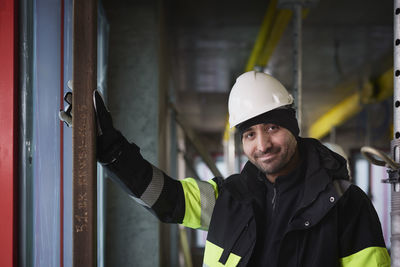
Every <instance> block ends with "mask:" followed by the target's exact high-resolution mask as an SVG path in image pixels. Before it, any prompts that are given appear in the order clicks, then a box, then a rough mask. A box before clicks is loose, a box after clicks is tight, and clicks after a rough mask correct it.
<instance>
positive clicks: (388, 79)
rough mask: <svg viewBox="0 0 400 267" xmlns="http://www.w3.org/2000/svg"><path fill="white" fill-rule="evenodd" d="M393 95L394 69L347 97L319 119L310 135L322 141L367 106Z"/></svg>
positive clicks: (313, 125)
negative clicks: (335, 128) (333, 129)
mask: <svg viewBox="0 0 400 267" xmlns="http://www.w3.org/2000/svg"><path fill="white" fill-rule="evenodd" d="M392 94H393V68H391V69H389V70H387V71H386V72H384V73H383V74H382V75H381V76H379V77H378V78H377V79H375V80H374V81H372V82H366V83H365V84H364V86H363V88H362V90H360V92H357V93H354V94H353V95H351V96H349V97H347V98H346V99H344V100H343V101H341V102H340V103H338V104H337V105H335V106H334V107H333V108H331V109H330V110H329V111H328V112H327V113H325V114H324V115H322V116H321V117H320V118H319V119H317V120H316V121H315V122H314V123H313V124H312V125H311V126H310V128H309V131H308V135H309V136H310V137H313V138H317V139H321V138H322V137H324V136H325V135H327V134H328V133H329V132H330V131H331V130H332V128H334V127H336V126H339V125H341V124H342V123H344V122H346V121H347V120H348V119H350V118H351V117H353V116H354V115H356V114H358V113H359V112H360V111H361V110H362V109H363V106H364V105H365V104H368V103H373V102H379V101H382V100H384V99H386V98H388V97H389V96H391V95H392Z"/></svg>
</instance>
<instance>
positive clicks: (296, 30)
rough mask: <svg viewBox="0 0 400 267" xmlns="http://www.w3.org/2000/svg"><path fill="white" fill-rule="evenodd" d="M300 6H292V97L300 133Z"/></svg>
mask: <svg viewBox="0 0 400 267" xmlns="http://www.w3.org/2000/svg"><path fill="white" fill-rule="evenodd" d="M302 36H303V34H302V5H301V4H300V3H296V4H294V5H293V95H294V99H295V103H296V109H297V121H298V122H299V128H300V134H301V133H302V102H303V100H302V57H303V53H302V45H301V41H302Z"/></svg>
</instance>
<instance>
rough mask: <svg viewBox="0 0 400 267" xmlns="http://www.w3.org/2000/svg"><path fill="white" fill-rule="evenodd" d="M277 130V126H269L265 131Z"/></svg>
mask: <svg viewBox="0 0 400 267" xmlns="http://www.w3.org/2000/svg"><path fill="white" fill-rule="evenodd" d="M278 129H279V126H277V125H270V126H268V128H267V131H269V132H272V131H276V130H278Z"/></svg>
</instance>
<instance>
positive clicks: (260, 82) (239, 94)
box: [228, 71, 293, 128]
mask: <svg viewBox="0 0 400 267" xmlns="http://www.w3.org/2000/svg"><path fill="white" fill-rule="evenodd" d="M292 103H293V96H292V95H291V94H289V93H288V91H287V90H286V88H285V87H284V86H283V85H282V84H281V83H280V82H279V81H278V80H277V79H275V78H274V77H272V76H270V75H268V74H265V73H263V72H256V71H249V72H245V73H243V74H242V75H240V76H239V77H238V78H237V79H236V83H235V84H234V85H233V87H232V90H231V93H230V94H229V101H228V109H229V125H230V127H231V128H232V127H235V126H237V125H238V124H240V123H242V122H244V121H247V120H249V119H251V118H254V117H256V116H258V115H260V114H263V113H265V112H268V111H271V110H273V109H276V108H279V107H283V106H286V105H290V104H292Z"/></svg>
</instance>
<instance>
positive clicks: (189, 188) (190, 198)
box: [180, 178, 218, 230]
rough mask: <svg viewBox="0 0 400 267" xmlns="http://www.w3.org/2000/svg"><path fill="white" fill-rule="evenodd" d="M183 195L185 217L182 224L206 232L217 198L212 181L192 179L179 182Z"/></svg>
mask: <svg viewBox="0 0 400 267" xmlns="http://www.w3.org/2000/svg"><path fill="white" fill-rule="evenodd" d="M180 182H181V184H182V187H183V191H184V195H185V216H184V218H183V222H182V224H183V225H184V226H187V227H191V228H195V229H199V228H200V229H203V230H207V229H208V226H209V224H210V220H211V215H212V212H213V210H214V206H215V200H216V198H217V196H218V192H217V186H216V184H215V182H214V181H212V180H210V181H199V180H195V179H193V178H186V179H184V180H180Z"/></svg>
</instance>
